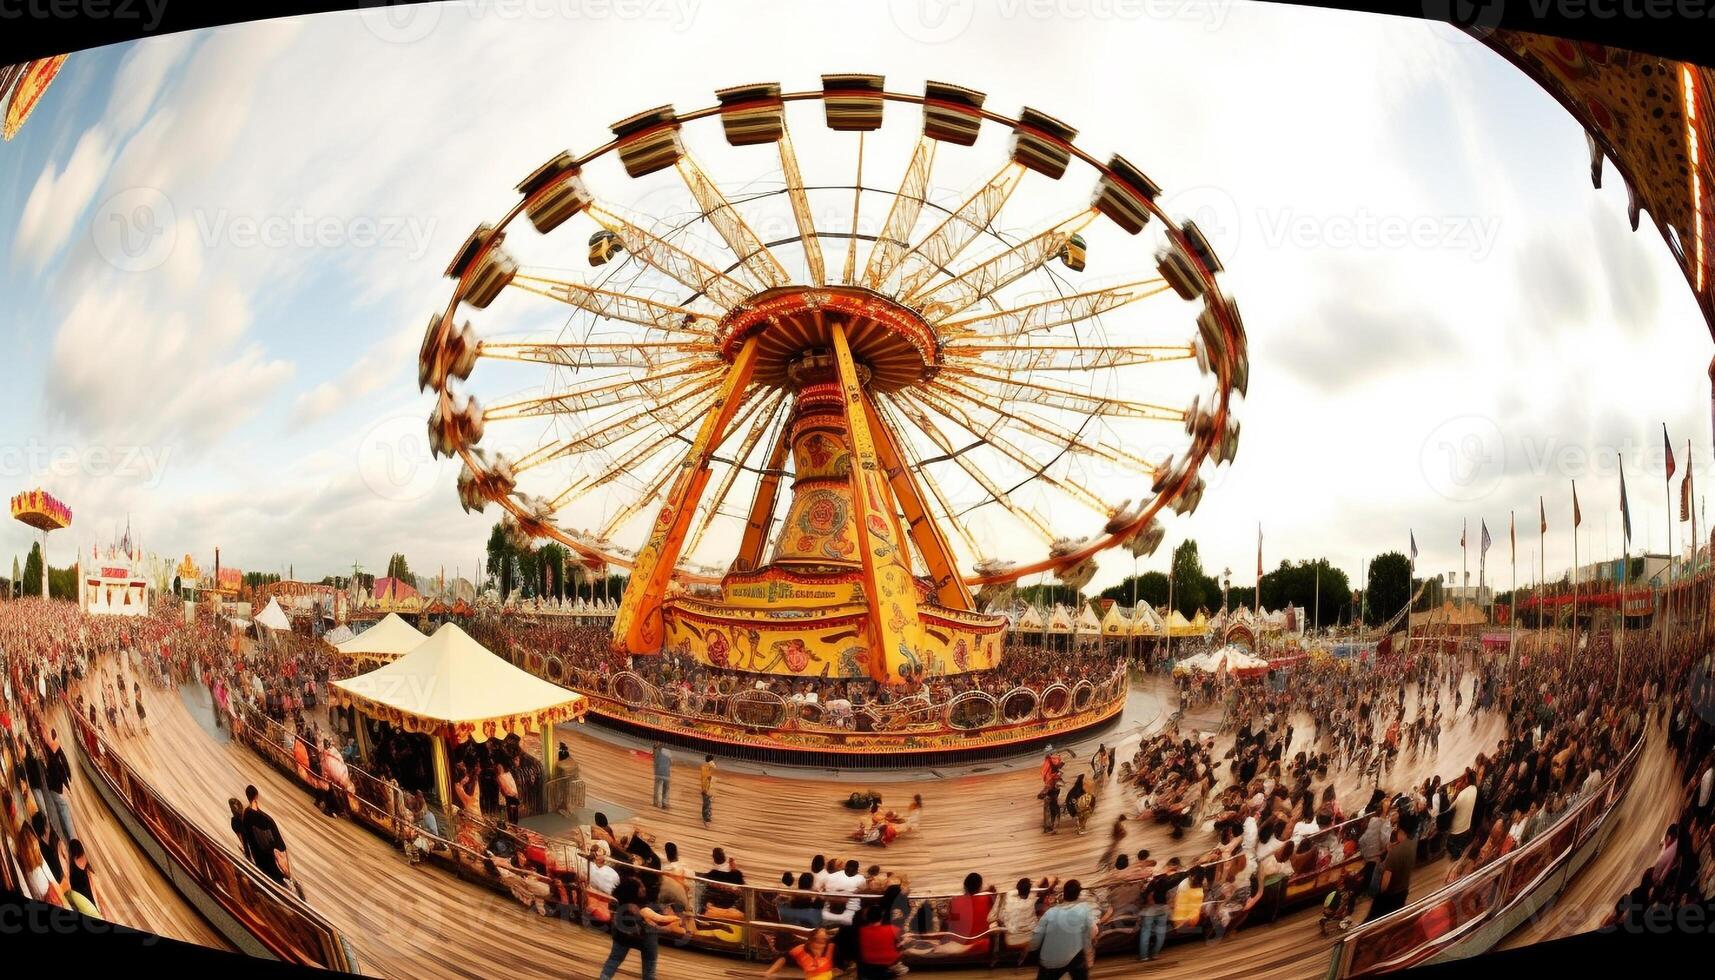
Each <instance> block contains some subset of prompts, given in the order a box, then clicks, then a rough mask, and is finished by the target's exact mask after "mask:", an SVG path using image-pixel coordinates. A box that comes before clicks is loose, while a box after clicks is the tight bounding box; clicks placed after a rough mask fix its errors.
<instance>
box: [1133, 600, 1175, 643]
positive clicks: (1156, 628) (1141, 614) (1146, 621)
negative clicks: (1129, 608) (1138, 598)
mask: <svg viewBox="0 0 1715 980" xmlns="http://www.w3.org/2000/svg"><path fill="white" fill-rule="evenodd" d="M1131 633H1132V635H1133V636H1166V635H1167V625H1166V624H1165V623H1163V622H1162V621H1161V614H1160V613H1157V612H1156V611H1155V610H1154V609H1153V608H1151V607H1150V605H1149V603H1147V602H1140V603H1138V604H1137V609H1136V610H1135V611H1134V612H1133V613H1132V617H1131Z"/></svg>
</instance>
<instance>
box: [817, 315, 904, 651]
mask: <svg viewBox="0 0 1715 980" xmlns="http://www.w3.org/2000/svg"><path fill="white" fill-rule="evenodd" d="M832 332H833V340H834V360H835V363H836V365H837V367H838V370H839V381H840V394H841V396H842V397H843V399H844V401H845V410H846V428H847V431H848V432H849V433H850V435H851V448H852V458H853V462H854V465H853V466H852V471H851V479H852V509H853V512H854V513H853V516H854V517H855V518H856V519H857V526H858V542H859V544H858V553H859V554H861V555H862V556H863V581H864V591H865V594H866V595H867V596H868V597H869V642H870V650H869V656H870V666H869V671H870V676H871V677H873V678H875V679H876V680H878V681H881V682H882V683H884V684H898V683H900V682H901V681H902V680H904V678H905V676H906V675H908V674H909V675H912V676H915V675H916V674H917V672H918V669H919V666H920V665H921V663H922V658H921V654H920V652H919V651H920V650H921V649H922V647H923V641H922V625H921V621H920V620H919V619H918V618H917V589H916V586H915V585H914V584H913V582H912V579H911V565H910V560H909V558H908V557H907V556H906V553H905V549H904V542H902V541H900V540H899V535H898V533H897V531H896V527H897V525H896V524H895V522H894V513H893V503H892V496H893V495H892V493H891V488H890V487H889V485H888V482H887V477H886V473H885V472H884V471H883V470H882V467H881V464H880V462H879V461H878V460H877V458H876V450H875V439H874V437H873V436H872V435H871V433H870V424H869V413H868V409H867V407H866V400H865V397H864V392H863V385H862V384H861V383H860V382H859V380H858V373H857V365H856V363H855V362H854V361H853V360H852V348H851V344H850V343H849V342H848V341H847V340H846V330H845V327H844V326H842V325H841V324H840V323H838V322H835V323H833V324H832Z"/></svg>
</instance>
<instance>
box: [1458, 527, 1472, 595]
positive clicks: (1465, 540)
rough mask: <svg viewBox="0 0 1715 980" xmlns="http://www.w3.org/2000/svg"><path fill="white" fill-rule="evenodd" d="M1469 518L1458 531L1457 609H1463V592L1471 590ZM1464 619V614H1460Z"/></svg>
mask: <svg viewBox="0 0 1715 980" xmlns="http://www.w3.org/2000/svg"><path fill="white" fill-rule="evenodd" d="M1470 540H1471V520H1470V518H1466V519H1465V524H1464V527H1463V529H1462V530H1461V531H1460V532H1459V580H1460V581H1459V611H1460V612H1461V613H1463V612H1464V611H1465V593H1467V592H1470V591H1471V545H1470ZM1459 618H1460V619H1464V618H1465V617H1464V616H1460V617H1459Z"/></svg>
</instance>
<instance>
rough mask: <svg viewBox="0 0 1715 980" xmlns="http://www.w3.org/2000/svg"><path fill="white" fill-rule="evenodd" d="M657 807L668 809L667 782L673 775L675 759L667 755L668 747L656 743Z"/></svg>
mask: <svg viewBox="0 0 1715 980" xmlns="http://www.w3.org/2000/svg"><path fill="white" fill-rule="evenodd" d="M654 762H655V805H656V806H657V807H660V808H661V809H663V810H665V809H667V780H668V779H669V778H671V777H672V775H673V757H672V756H670V755H668V754H667V746H665V745H662V744H661V743H660V742H656V743H655V753H654Z"/></svg>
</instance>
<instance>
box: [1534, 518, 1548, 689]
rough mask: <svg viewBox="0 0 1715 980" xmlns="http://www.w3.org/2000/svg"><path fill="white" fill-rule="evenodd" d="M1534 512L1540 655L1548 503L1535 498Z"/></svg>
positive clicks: (1537, 650)
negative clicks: (1535, 515) (1537, 563)
mask: <svg viewBox="0 0 1715 980" xmlns="http://www.w3.org/2000/svg"><path fill="white" fill-rule="evenodd" d="M1536 513H1537V516H1538V518H1539V522H1538V524H1537V526H1536V528H1537V529H1536V555H1537V561H1538V562H1539V565H1538V567H1537V571H1536V653H1537V656H1541V655H1542V639H1543V633H1542V581H1543V579H1545V578H1547V577H1548V504H1547V503H1545V502H1544V501H1543V499H1542V498H1541V497H1537V498H1536Z"/></svg>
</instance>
